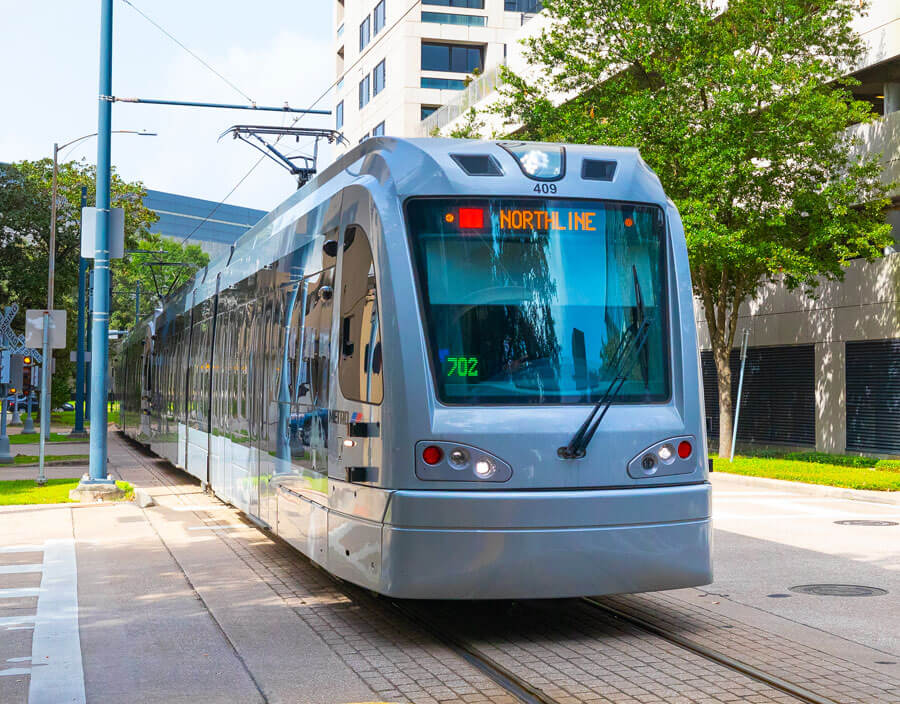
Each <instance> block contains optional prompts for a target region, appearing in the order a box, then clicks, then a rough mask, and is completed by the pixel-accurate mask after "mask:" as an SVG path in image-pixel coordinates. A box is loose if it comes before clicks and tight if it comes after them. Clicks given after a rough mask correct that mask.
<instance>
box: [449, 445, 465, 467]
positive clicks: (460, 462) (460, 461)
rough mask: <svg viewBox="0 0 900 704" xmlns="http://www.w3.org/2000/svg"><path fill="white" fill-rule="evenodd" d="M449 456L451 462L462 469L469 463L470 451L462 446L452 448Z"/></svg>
mask: <svg viewBox="0 0 900 704" xmlns="http://www.w3.org/2000/svg"><path fill="white" fill-rule="evenodd" d="M448 457H449V458H450V464H451V465H452V466H453V467H456V468H457V469H462V468H463V467H465V466H466V465H467V464H468V463H469V453H468V452H466V451H465V450H463V449H462V448H461V447H457V448H454V449H453V450H450V454H449V455H448Z"/></svg>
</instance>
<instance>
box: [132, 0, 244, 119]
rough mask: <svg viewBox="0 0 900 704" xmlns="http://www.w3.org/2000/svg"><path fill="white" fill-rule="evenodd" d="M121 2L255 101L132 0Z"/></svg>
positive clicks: (239, 91)
mask: <svg viewBox="0 0 900 704" xmlns="http://www.w3.org/2000/svg"><path fill="white" fill-rule="evenodd" d="M122 2H124V3H125V4H126V5H128V6H129V7H130V8H131V9H132V10H134V11H135V12H137V13H138V14H139V15H140V16H141V17H143V18H144V19H145V20H147V21H148V22H149V23H150V24H152V25H153V26H154V27H156V28H157V29H158V30H159V31H160V32H162V33H163V34H165V35H166V36H167V37H168V38H169V39H171V40H172V41H173V42H175V43H176V44H177V45H178V46H180V47H181V48H182V49H184V50H185V51H186V52H187V53H188V54H190V55H191V56H193V57H194V58H195V59H196V60H197V61H199V62H200V63H201V64H203V66H205V67H206V68H207V69H209V70H210V71H212V72H213V73H214V74H215V75H216V76H218V77H219V78H221V79H222V80H223V81H225V83H227V84H228V85H229V86H230V87H231V88H233V89H234V90H235V91H237V92H238V94H240V95H241V96H243V97H244V98H246V99H247V100H249V101H250V102H251V103H255V102H256V101H255V100H253V98H251V97H250V96H249V95H247V94H246V93H245V92H244V91H242V90H241V89H240V88H238V87H237V86H236V85H235V84H234V82H233V81H230V80H229V79H228V78H226V77H225V76H223V75H222V74H221V73H220V72H219V71H217V70H216V69H215V68H213V67H212V66H211V65H210V64H209V63H208V62H207V61H205V60H204V59H203V58H201V57H200V56H198V55H197V54H196V53H195V52H193V51H191V50H190V49H188V48H187V47H186V46H185V45H184V44H183V43H182V42H180V41H179V40H178V39H177V38H176V37H175V36H174V35H173V34H172V33H171V32H169V31H168V30H167V29H166V28H165V27H163V26H162V25H161V24H159V22H157V21H156V20H154V19H153V18H152V17H150V16H149V15H148V14H147V13H146V12H144V11H143V10H141V9H140V8H139V7H138V6H137V5H135V4H134V3H133V2H131V0H122Z"/></svg>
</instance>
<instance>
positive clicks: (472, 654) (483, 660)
mask: <svg viewBox="0 0 900 704" xmlns="http://www.w3.org/2000/svg"><path fill="white" fill-rule="evenodd" d="M390 603H391V605H392V607H393V608H394V609H395V610H397V611H399V612H400V613H401V614H402V615H403V616H405V617H406V618H407V619H409V620H410V621H412V622H413V623H415V624H416V625H417V626H419V627H420V628H422V629H423V630H425V631H427V632H428V633H429V634H431V635H432V636H433V637H435V638H436V639H438V640H440V641H441V642H442V643H444V644H445V645H446V646H448V647H449V648H451V649H453V650H454V651H455V652H456V653H457V654H458V655H459V656H461V657H462V658H463V659H465V660H466V661H467V662H469V663H470V664H471V665H473V666H474V667H476V668H477V669H479V670H480V671H481V672H483V673H484V674H485V675H486V676H487V677H489V678H490V679H491V680H493V681H494V682H496V683H497V684H498V685H500V686H501V687H503V688H504V689H505V690H506V691H507V692H509V693H510V694H512V695H513V696H515V697H517V698H518V699H519V700H520V701H522V702H525V703H526V704H560V703H559V700H557V699H555V698H554V697H552V696H551V695H549V694H547V693H546V692H544V691H543V690H542V689H540V688H539V687H537V686H535V685H533V684H531V683H530V682H528V680H527V679H526V678H523V677H521V676H519V675H517V674H516V673H515V672H513V671H512V670H511V669H509V668H508V667H506V666H504V665H502V664H501V663H499V662H497V660H495V659H494V658H492V657H490V656H489V655H487V654H486V653H484V652H483V651H482V650H481V649H480V648H478V647H477V646H476V645H474V644H472V643H470V642H468V641H467V640H466V639H465V637H463V636H461V635H460V634H458V633H456V632H454V630H453V629H452V628H449V627H447V626H446V625H444V624H442V623H441V622H440V621H439V620H437V619H434V618H431V617H430V616H429V615H427V614H425V613H423V611H424V609H423V608H419V607H416V606H413V605H411V604H410V603H407V602H401V601H396V600H393V601H391V602H390ZM578 603H580V604H584V605H587V606H589V607H590V608H591V609H593V610H596V611H599V612H602V613H603V614H604V615H605V616H606V617H609V618H612V619H615V620H617V621H624V622H626V623H628V624H630V625H631V626H634V627H635V628H637V629H639V630H641V631H643V632H644V633H648V634H651V635H653V636H655V637H657V638H662V639H663V640H665V641H667V642H668V643H671V644H672V645H676V646H678V647H679V648H681V649H683V650H685V651H688V652H690V653H692V654H693V655H696V656H699V657H701V658H703V659H705V660H707V661H710V662H713V663H716V664H717V665H720V666H722V667H725V668H728V669H730V670H733V671H735V672H738V673H740V674H741V675H744V676H745V677H748V678H750V679H752V680H754V681H755V682H757V683H759V684H762V685H764V686H766V687H769V688H771V689H774V690H777V691H779V692H782V693H784V694H787V695H789V696H791V697H793V698H794V699H795V700H796V701H798V702H803V703H804V704H838V702H836V701H835V700H833V699H830V698H828V697H823V696H821V695H819V694H816V693H815V692H812V691H810V690H808V689H806V688H805V687H802V686H800V685H798V684H795V683H793V682H789V681H787V680H785V679H783V678H781V677H778V676H776V675H772V674H770V673H768V672H764V671H763V670H760V669H759V668H757V667H754V666H753V665H749V664H747V663H744V662H741V661H740V660H736V659H735V658H732V657H730V656H729V655H726V654H724V653H721V652H718V651H715V650H712V649H710V648H707V647H706V646H704V645H702V644H700V643H697V642H695V641H692V640H690V639H688V638H684V637H683V636H681V635H679V634H677V633H673V632H671V631H667V630H666V629H664V628H660V627H659V626H657V625H655V624H653V623H651V622H650V621H647V620H646V619H643V618H641V617H639V616H635V615H633V614H630V613H627V612H625V611H623V610H621V609H619V608H616V607H613V606H609V605H607V604H603V603H601V602H599V601H597V600H596V599H593V598H590V597H586V598H583V599H579V600H578Z"/></svg>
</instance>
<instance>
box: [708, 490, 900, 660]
mask: <svg viewBox="0 0 900 704" xmlns="http://www.w3.org/2000/svg"><path fill="white" fill-rule="evenodd" d="M713 482H714V486H715V499H714V507H713V515H714V518H715V527H716V535H715V567H716V581H715V583H714V584H712V585H711V586H709V587H707V588H706V591H708V592H710V593H711V594H718V595H727V598H728V599H729V600H730V601H734V602H737V603H739V604H744V605H747V606H751V607H753V608H755V609H759V610H761V611H764V612H767V613H770V614H774V615H777V616H781V617H783V618H785V619H788V620H790V621H793V622H797V623H802V624H806V625H808V626H812V627H814V628H818V629H821V630H822V631H825V632H827V633H833V634H835V635H837V636H840V637H841V638H846V639H847V640H849V641H853V642H855V643H859V644H862V645H866V646H869V647H872V648H876V649H878V650H881V651H884V652H885V653H887V654H890V656H891V657H886V658H881V659H883V660H895V661H900V505H890V504H881V503H871V502H866V501H849V500H846V499H838V498H827V497H815V496H807V495H803V494H800V493H797V492H793V491H790V490H785V489H782V490H773V489H769V488H764V487H762V486H760V487H759V488H756V487H752V486H742V485H740V484H738V483H737V482H735V481H734V479H733V478H732V477H730V476H725V475H722V474H721V473H717V474H715V475H714V477H713ZM838 521H875V522H877V523H893V524H894V525H875V526H867V525H853V524H850V525H846V524H845V525H841V524H839V523H838ZM809 584H843V585H858V586H867V587H875V588H877V589H884V590H887V592H888V593H887V594H883V595H879V596H868V597H863V596H858V597H831V596H815V595H806V594H798V593H795V592H791V591H790V588H791V587H795V586H800V585H809ZM896 669H897V672H898V675H900V664H898V665H897V666H896Z"/></svg>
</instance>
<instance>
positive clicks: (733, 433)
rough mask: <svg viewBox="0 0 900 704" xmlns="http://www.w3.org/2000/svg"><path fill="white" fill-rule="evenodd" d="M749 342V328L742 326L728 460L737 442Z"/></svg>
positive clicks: (732, 459)
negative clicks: (742, 332)
mask: <svg viewBox="0 0 900 704" xmlns="http://www.w3.org/2000/svg"><path fill="white" fill-rule="evenodd" d="M749 343H750V328H744V334H743V338H742V339H741V376H740V378H739V380H738V393H737V404H736V405H735V409H734V429H733V430H732V431H731V457H730V458H729V460H728V461H729V462H734V446H735V444H737V429H738V419H739V418H740V417H741V392H742V391H743V390H744V367H745V366H747V345H748V344H749Z"/></svg>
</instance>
